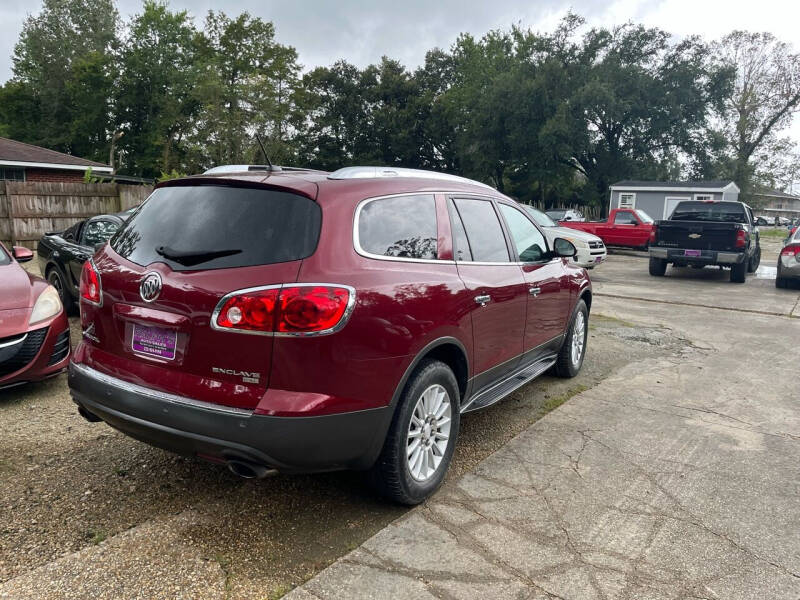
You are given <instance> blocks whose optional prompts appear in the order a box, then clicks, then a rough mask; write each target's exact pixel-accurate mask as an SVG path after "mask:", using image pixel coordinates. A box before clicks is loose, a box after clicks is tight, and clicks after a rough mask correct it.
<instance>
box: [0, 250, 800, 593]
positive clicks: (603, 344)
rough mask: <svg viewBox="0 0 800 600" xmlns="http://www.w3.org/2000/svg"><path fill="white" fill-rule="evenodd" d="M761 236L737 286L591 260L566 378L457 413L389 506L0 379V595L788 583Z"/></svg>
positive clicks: (785, 308) (752, 589)
mask: <svg viewBox="0 0 800 600" xmlns="http://www.w3.org/2000/svg"><path fill="white" fill-rule="evenodd" d="M778 249H779V245H778V242H777V241H772V240H767V241H765V243H764V255H763V259H762V267H761V269H759V272H758V273H756V276H754V277H751V278H749V279H748V281H747V283H746V284H744V285H736V284H732V283H729V282H728V273H727V272H722V271H719V270H717V269H712V268H706V269H703V270H692V269H670V270H668V272H667V277H665V278H653V277H650V276H649V275H648V274H647V260H646V255H645V254H643V253H634V252H618V253H614V254H613V255H611V256H610V257H609V261H608V262H607V264H605V265H603V266H602V267H600V268H598V269H596V271H595V272H594V273H592V279H593V283H594V291H595V301H594V304H593V308H592V313H593V314H592V319H591V323H592V324H591V329H590V334H591V338H590V342H589V352H588V355H587V358H586V363H585V366H584V369H583V371H582V372H581V374H580V375H579V376H578V377H576V378H575V379H571V380H558V379H555V378H552V377H543V378H541V379H539V380H537V381H536V382H535V383H533V384H531V385H529V386H527V387H525V388H523V389H521V390H519V391H518V392H516V393H514V394H513V395H512V396H511V397H510V398H508V399H506V400H505V401H503V402H501V403H499V404H497V405H495V406H493V407H491V408H489V409H488V410H486V411H483V412H479V413H473V414H470V415H469V416H467V417H466V418H465V419H464V421H463V422H462V431H461V437H460V440H459V445H458V447H457V450H456V456H455V460H454V464H453V468H452V470H451V472H450V474H449V476H448V481H447V483H446V485H445V487H444V488H443V490H442V491H441V492H439V493H438V494H437V495H436V496H435V497H434V498H433V499H432V500H431V501H429V502H427V503H426V504H424V505H423V506H422V507H420V508H419V509H416V510H412V511H408V510H407V509H403V508H400V507H396V506H392V505H387V504H386V503H384V502H383V501H381V500H380V499H378V498H377V497H375V496H374V495H373V494H372V492H370V491H369V488H368V487H367V486H366V485H365V484H364V482H363V481H362V478H361V476H360V475H359V474H357V473H332V474H325V475H317V476H302V477H301V476H292V477H289V476H277V477H274V478H271V479H267V480H263V481H255V482H251V481H243V480H240V479H237V478H236V477H234V476H233V475H232V474H230V473H229V472H228V471H227V470H224V469H223V468H221V467H219V466H215V465H210V464H206V463H203V462H199V461H196V460H193V459H188V458H183V457H177V456H173V455H171V454H168V453H166V452H163V451H161V450H158V449H155V448H152V447H150V446H146V445H144V444H141V443H139V442H136V441H134V440H132V439H129V438H127V437H125V436H123V435H121V434H119V433H117V432H115V431H114V430H112V429H110V428H109V427H107V426H105V425H104V424H89V423H87V422H85V421H84V420H83V419H82V418H81V417H79V415H78V414H77V412H76V410H75V407H74V405H73V403H72V402H71V400H70V399H69V395H68V393H67V389H66V381H65V377H64V376H63V375H62V376H60V377H58V378H56V379H53V380H50V381H48V382H45V383H42V384H37V385H31V386H26V387H23V388H17V389H14V390H9V391H6V392H2V393H0V419H1V420H2V428H3V432H4V435H3V437H2V438H1V439H0V515H3V516H2V520H1V521H0V598H62V597H69V598H83V597H87V598H121V597H126V598H128V597H140V598H161V597H168V598H172V597H183V598H237V599H238V598H242V599H244V598H248V599H249V598H253V599H264V598H275V597H280V596H281V595H282V594H284V593H285V592H287V591H288V590H290V589H291V588H293V587H295V586H297V585H299V584H302V583H303V582H304V581H306V580H308V579H309V578H313V577H314V576H315V575H316V578H313V579H311V581H309V582H308V583H307V584H306V587H305V588H303V589H300V590H296V591H295V592H293V594H294V597H300V598H312V597H318V598H341V597H361V596H366V597H369V594H372V597H397V598H399V597H415V598H424V597H440V598H441V597H444V598H453V597H474V595H475V594H474V591H475V590H476V589H481V592H480V594H481V595H482V596H484V597H487V598H488V597H493V596H495V597H515V596H516V597H564V598H590V597H598V598H611V597H614V598H616V597H619V598H625V597H628V598H633V597H635V598H643V597H652V598H661V597H663V598H669V597H698V598H700V597H703V598H734V597H741V598H752V597H755V596H758V597H764V598H767V597H768V598H788V597H798V596H800V539H798V536H797V531H800V508H798V507H799V506H800V488H799V487H798V478H797V465H798V460H799V459H800V452H798V440H800V417H798V412H797V399H798V398H800V380H798V379H797V377H796V373H797V359H798V356H800V353H798V351H797V340H798V339H800V337H799V336H798V334H800V291H799V290H797V289H794V290H776V289H775V286H774V266H775V262H776V257H777V251H778ZM32 264H35V263H32ZM770 276H771V277H772V278H770ZM72 325H73V343H77V341H78V326H77V319H75V318H73V319H72ZM554 409H555V410H554ZM543 415H547V416H546V417H544V418H542V417H543ZM509 442H510V443H509ZM507 444H508V445H507ZM398 518H400V519H399V520H397V519H398ZM393 521H394V524H392V525H391V526H390V527H388V528H386V526H387V525H389V524H390V523H392V522H393ZM376 534H377V535H376ZM372 536H374V537H372ZM498 541H500V542H502V543H500V544H498V543H497V542H498ZM365 542H366V543H365ZM362 544H364V546H361V545H362ZM360 546H361V547H360ZM351 551H353V552H352V554H349V555H348V553H349V552H351ZM345 555H346V558H345V559H343V560H340V561H339V562H336V563H335V564H334V565H333V566H332V567H331V568H329V569H328V570H324V569H325V568H326V567H327V566H328V565H330V564H331V563H333V562H334V561H336V560H337V559H339V558H340V557H342V556H345ZM320 572H321V574H320ZM356 589H357V590H359V592H358V593H354V590H356ZM531 591H533V593H532V595H531ZM469 594H473V595H472V596H470V595H469ZM525 594H527V595H525ZM536 594H538V596H537V595H536Z"/></svg>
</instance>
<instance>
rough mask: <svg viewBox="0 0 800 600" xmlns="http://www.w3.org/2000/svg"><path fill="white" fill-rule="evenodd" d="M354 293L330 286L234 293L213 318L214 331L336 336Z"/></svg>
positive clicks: (281, 287) (276, 288)
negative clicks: (332, 334) (333, 334)
mask: <svg viewBox="0 0 800 600" xmlns="http://www.w3.org/2000/svg"><path fill="white" fill-rule="evenodd" d="M354 304H355V290H354V289H353V288H351V287H348V286H342V285H327V284H287V285H285V286H267V287H264V288H253V289H247V290H241V291H238V292H233V293H231V294H228V295H227V296H225V297H224V298H223V299H222V300H221V301H220V303H219V304H218V305H217V308H216V309H215V310H214V314H213V315H212V317H211V319H212V326H213V327H214V328H215V329H223V330H229V331H241V332H242V333H260V334H266V335H279V336H280V335H321V334H324V333H333V332H334V331H336V330H337V329H339V328H340V327H341V326H343V325H344V324H345V322H346V321H347V317H348V316H349V312H350V310H351V309H352V307H353V305H354Z"/></svg>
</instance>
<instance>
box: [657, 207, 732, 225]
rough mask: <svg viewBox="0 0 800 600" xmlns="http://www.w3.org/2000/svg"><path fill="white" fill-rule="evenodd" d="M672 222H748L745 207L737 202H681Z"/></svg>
mask: <svg viewBox="0 0 800 600" xmlns="http://www.w3.org/2000/svg"><path fill="white" fill-rule="evenodd" d="M670 220H672V221H727V222H731V223H746V222H747V218H746V217H745V213H744V205H742V204H738V203H736V202H681V203H680V204H678V206H676V207H675V211H674V212H673V213H672V216H671V217H670Z"/></svg>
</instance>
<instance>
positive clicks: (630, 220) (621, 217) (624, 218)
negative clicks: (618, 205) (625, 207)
mask: <svg viewBox="0 0 800 600" xmlns="http://www.w3.org/2000/svg"><path fill="white" fill-rule="evenodd" d="M614 225H636V217H634V216H633V215H632V214H631V213H629V212H618V213H617V214H616V215H614Z"/></svg>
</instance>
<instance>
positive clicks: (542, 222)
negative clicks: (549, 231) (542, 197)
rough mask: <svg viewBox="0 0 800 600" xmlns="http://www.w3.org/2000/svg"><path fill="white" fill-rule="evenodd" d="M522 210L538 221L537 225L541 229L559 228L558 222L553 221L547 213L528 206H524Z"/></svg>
mask: <svg viewBox="0 0 800 600" xmlns="http://www.w3.org/2000/svg"><path fill="white" fill-rule="evenodd" d="M522 208H524V209H525V211H526V212H527V213H528V214H529V215H530V217H531V218H532V219H533V220H534V221H536V224H537V225H539V226H540V227H558V225H556V222H555V221H553V219H551V218H550V217H548V216H547V215H546V214H545V213H543V212H542V211H540V210H536V209H535V208H533V207H532V206H528V205H527V204H523V205H522Z"/></svg>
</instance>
